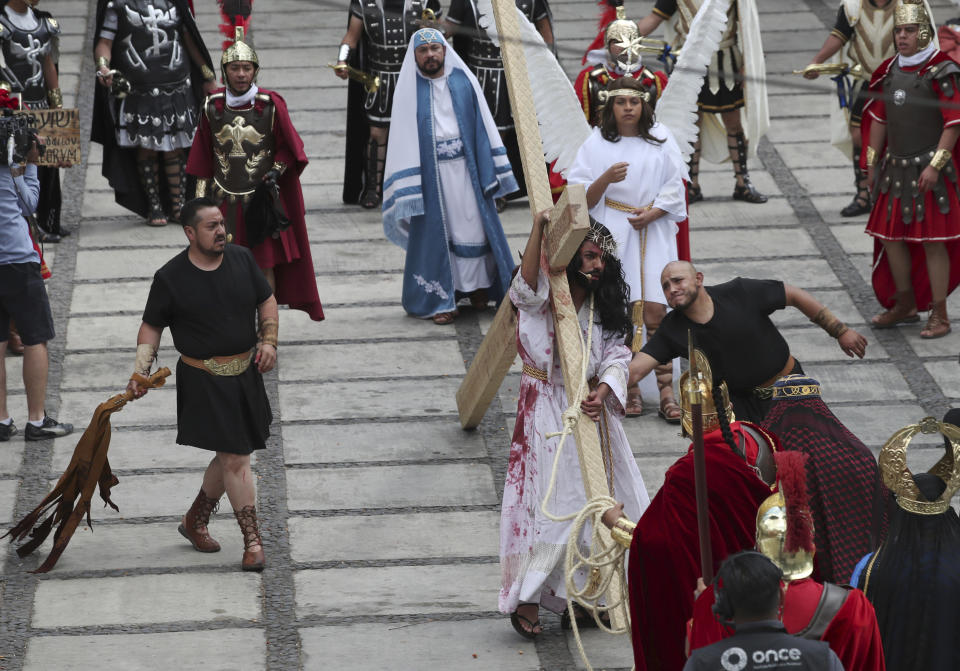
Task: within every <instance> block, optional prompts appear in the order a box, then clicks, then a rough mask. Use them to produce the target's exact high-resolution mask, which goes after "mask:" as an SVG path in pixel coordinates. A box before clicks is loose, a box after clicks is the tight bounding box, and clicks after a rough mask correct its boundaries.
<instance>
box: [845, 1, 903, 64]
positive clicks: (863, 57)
mask: <svg viewBox="0 0 960 671" xmlns="http://www.w3.org/2000/svg"><path fill="white" fill-rule="evenodd" d="M896 5H897V2H896V0H891V2H890V3H889V4H888V5H887V6H886V7H884V8H883V9H878V8H876V7H874V6H873V5H872V4H870V0H862V1H861V3H860V18H859V20H857V23H856V24H855V25H854V26H853V38H852V39H851V40H850V43H849V46H848V47H847V57H848V58H850V60H851V61H853V62H854V63H859V64H860V67H862V68H863V71H864V73H865V74H867V75H868V76H869V75H873V71H874V70H876V69H877V68H878V67H880V64H881V63H883V62H884V61H885V60H887V59H888V58H890V57H891V56H893V54H894V53H895V52H896V49H895V48H894V44H893V10H894V7H895V6H896ZM848 19H849V17H848Z"/></svg>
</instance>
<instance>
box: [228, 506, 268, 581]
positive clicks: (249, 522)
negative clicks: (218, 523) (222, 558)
mask: <svg viewBox="0 0 960 671" xmlns="http://www.w3.org/2000/svg"><path fill="white" fill-rule="evenodd" d="M233 515H234V517H236V518H237V524H239V525H240V531H241V532H242V533H243V560H242V561H241V563H240V568H242V569H243V570H244V571H258V572H259V571H262V570H263V568H264V566H266V563H267V562H266V557H265V556H264V554H263V541H262V540H260V528H259V526H258V525H257V509H256V508H254V507H253V506H244V507H243V508H241V509H240V510H235V511H233ZM253 547H259V549H258V550H251V549H250V548H253Z"/></svg>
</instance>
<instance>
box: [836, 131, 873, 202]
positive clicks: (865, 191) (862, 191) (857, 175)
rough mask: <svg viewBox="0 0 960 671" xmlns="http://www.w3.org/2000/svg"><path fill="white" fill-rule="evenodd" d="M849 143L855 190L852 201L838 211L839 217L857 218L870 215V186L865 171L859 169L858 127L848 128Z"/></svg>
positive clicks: (860, 146) (860, 144)
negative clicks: (851, 147) (851, 148)
mask: <svg viewBox="0 0 960 671" xmlns="http://www.w3.org/2000/svg"><path fill="white" fill-rule="evenodd" d="M849 130H850V141H851V143H852V144H853V151H851V152H850V153H851V155H852V156H851V158H852V159H853V175H854V187H855V188H856V190H857V193H856V195H855V196H854V197H853V200H851V201H850V203H849V204H848V205H847V206H846V207H844V208H843V209H842V210H840V216H841V217H857V216H860V215H862V214H869V213H870V185H869V184H868V180H867V171H866V170H863V169H861V168H860V150H861V148H862V146H863V145H862V143H861V142H860V127H859V126H849Z"/></svg>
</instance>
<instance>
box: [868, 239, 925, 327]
mask: <svg viewBox="0 0 960 671" xmlns="http://www.w3.org/2000/svg"><path fill="white" fill-rule="evenodd" d="M883 252H884V254H886V256H887V263H888V264H889V265H890V273H891V274H892V275H893V283H894V286H896V288H897V294H896V302H895V303H894V305H893V307H892V308H890V309H889V310H886V311H884V312H882V313H880V314H878V315H875V316H874V317H873V318H872V319H871V320H870V322H871V324H873V326H874V328H881V329H883V328H891V327H893V326H896V325H897V324H904V323H909V322H915V321H919V319H920V317H919V316H918V315H917V302H916V299H915V298H914V294H913V283H912V281H911V279H910V266H911V263H912V261H911V258H910V248H909V247H907V243H905V242H903V241H902V240H884V241H883Z"/></svg>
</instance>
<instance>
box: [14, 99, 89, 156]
mask: <svg viewBox="0 0 960 671" xmlns="http://www.w3.org/2000/svg"><path fill="white" fill-rule="evenodd" d="M22 113H25V114H29V115H30V116H32V117H33V119H34V124H33V125H34V128H36V129H37V135H39V136H40V137H42V138H43V142H44V144H45V145H46V150H45V151H44V152H43V156H41V157H40V162H39V164H38V165H53V166H56V165H62V164H64V163H72V164H73V165H79V164H80V163H81V162H82V160H83V152H82V149H81V145H80V113H79V111H78V110H76V109H46V110H22Z"/></svg>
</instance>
